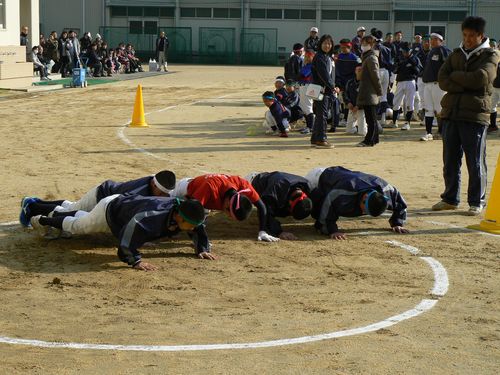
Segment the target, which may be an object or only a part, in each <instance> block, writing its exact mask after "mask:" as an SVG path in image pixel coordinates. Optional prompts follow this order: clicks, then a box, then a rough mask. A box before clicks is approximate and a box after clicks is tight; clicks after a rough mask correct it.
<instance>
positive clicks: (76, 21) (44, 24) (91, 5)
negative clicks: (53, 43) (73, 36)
mask: <svg viewBox="0 0 500 375" xmlns="http://www.w3.org/2000/svg"><path fill="white" fill-rule="evenodd" d="M105 3H106V2H105V0H64V1H61V0H40V31H41V32H42V33H43V34H45V35H48V34H50V32H51V31H57V33H58V34H60V33H61V31H62V30H70V29H73V30H75V31H77V32H78V35H79V36H80V37H81V36H83V33H84V32H85V31H90V32H91V33H92V36H94V35H95V34H96V33H97V32H99V27H100V26H102V25H103V24H104V22H105V18H104V17H105Z"/></svg>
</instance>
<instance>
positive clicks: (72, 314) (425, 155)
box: [0, 66, 500, 374]
mask: <svg viewBox="0 0 500 375" xmlns="http://www.w3.org/2000/svg"><path fill="white" fill-rule="evenodd" d="M171 69H172V71H173V72H172V74H168V75H163V76H159V77H151V78H146V79H142V80H141V81H140V83H141V84H142V85H143V87H144V100H145V106H146V111H147V112H151V113H150V114H148V116H147V120H148V122H149V124H150V125H151V127H150V128H141V129H131V128H125V129H124V128H123V125H124V124H125V123H126V122H127V121H128V120H129V119H130V116H131V112H132V105H133V101H134V95H135V88H136V85H137V83H138V82H137V81H128V82H120V83H114V84H109V85H102V86H98V87H95V88H89V89H84V90H83V89H82V90H80V89H74V90H64V91H58V92H53V93H48V94H37V95H27V96H23V97H19V96H16V97H15V98H11V99H9V98H5V97H4V98H3V99H2V100H1V101H0V113H1V116H2V121H1V124H0V129H1V131H2V137H1V139H0V147H1V149H2V152H1V153H0V163H1V170H0V173H1V175H0V176H1V179H0V187H1V192H0V200H1V202H2V211H1V213H0V222H1V223H3V224H2V225H1V226H0V285H1V287H0V300H1V301H2V303H1V304H0V336H2V337H4V336H5V337H11V338H23V339H37V340H44V341H56V342H78V343H94V344H123V345H190V344H222V343H245V342H259V341H267V340H277V339H282V338H294V337H300V336H306V335H317V334H321V333H329V332H333V331H339V330H344V329H350V328H356V327H361V326H365V325H368V324H371V323H375V322H378V321H381V320H384V319H387V318H388V317H391V316H393V315H397V314H400V313H402V312H404V311H406V310H409V309H413V308H414V307H415V306H416V305H417V304H418V303H419V302H420V301H422V300H423V299H429V298H430V299H432V298H436V297H433V296H431V295H430V290H431V289H432V287H433V283H434V276H433V272H432V270H431V269H430V268H429V266H428V265H427V264H426V263H425V262H423V261H422V259H421V258H419V257H417V256H414V255H412V254H410V253H409V252H407V251H404V250H402V249H400V248H398V247H395V246H392V245H390V244H388V243H387V242H386V241H389V240H396V241H400V242H403V243H405V244H407V245H410V246H414V247H417V248H418V249H419V250H420V251H421V254H423V255H426V256H430V257H434V258H435V259H436V260H438V261H439V262H441V264H442V265H443V266H444V267H445V268H446V270H447V272H448V277H449V291H448V293H447V294H446V295H445V296H444V297H442V298H440V299H439V301H438V303H437V304H436V305H435V307H434V308H433V309H431V310H430V311H427V312H425V313H423V314H421V315H418V316H416V317H414V318H411V319H408V320H404V321H402V322H400V323H398V324H396V325H394V326H391V327H389V328H387V329H381V330H379V331H377V332H372V333H365V334H360V335H355V336H350V337H344V338H339V339H330V340H324V341H318V342H312V343H303V344H295V345H289V346H282V347H271V348H260V349H239V350H216V351H196V352H186V351H183V352H129V351H97V350H77V349H61V348H57V349H55V348H39V347H31V346H19V345H13V344H0V373H4V374H26V373H33V374H74V373H78V374H97V373H110V374H114V373H116V374H132V373H138V374H167V373H168V374H202V373H203V374H367V373H371V374H401V373H406V374H422V373H425V374H431V373H432V374H497V373H498V368H499V367H500V324H499V323H500V315H499V311H500V292H499V290H500V276H499V275H500V263H499V255H500V238H498V237H493V236H486V235H483V234H480V233H477V232H470V231H468V230H466V229H464V227H465V226H467V225H470V224H476V223H478V222H479V219H478V218H471V217H467V216H464V215H463V211H464V210H465V209H466V208H467V205H466V204H465V203H463V204H462V210H461V211H459V212H453V213H448V212H446V213H439V212H438V213H436V212H432V211H430V209H429V208H430V206H431V205H432V204H434V203H436V202H437V201H438V200H439V194H440V193H441V191H442V189H443V180H442V177H441V171H442V161H441V150H442V145H441V142H440V141H433V142H427V143H424V142H419V141H418V138H419V137H420V136H421V135H422V134H423V128H422V127H420V126H418V125H417V124H415V125H414V126H413V128H412V130H410V131H409V132H402V131H400V130H398V129H390V130H386V131H385V132H384V134H383V136H382V137H381V143H380V144H379V145H378V146H376V147H374V148H368V149H359V148H356V147H354V145H355V144H356V143H357V142H359V140H360V139H359V137H357V136H353V135H345V134H343V133H342V130H343V129H340V132H339V133H336V134H334V135H332V136H331V140H332V142H333V143H334V145H335V148H334V149H331V150H316V149H311V148H310V147H309V140H308V138H307V137H306V136H302V135H300V134H298V133H293V134H292V135H291V137H290V138H287V139H282V138H277V137H269V136H265V135H263V134H262V131H261V130H260V126H261V123H262V119H263V113H264V107H263V106H262V105H260V104H259V97H260V95H261V93H262V92H263V91H265V90H267V89H271V88H272V85H273V78H274V77H275V76H276V75H278V74H279V73H280V71H279V70H277V69H276V68H260V67H219V66H210V67H205V66H172V67H171ZM165 108H167V109H165ZM120 135H121V137H120ZM487 147H488V149H487V153H488V168H489V175H488V180H489V184H490V185H489V187H488V192H489V190H490V187H491V181H492V179H493V175H494V172H495V165H496V160H497V157H498V154H499V152H500V138H499V137H498V135H490V136H489V137H488V146H487ZM333 165H343V166H345V167H347V168H351V169H356V170H362V171H365V172H369V173H374V174H377V175H379V176H381V177H383V178H385V179H386V180H388V181H390V182H391V183H392V184H393V185H395V186H396V187H398V189H399V190H400V191H401V192H402V194H403V196H404V197H405V198H406V200H407V202H408V205H409V213H410V214H409V220H408V223H407V227H408V228H409V229H410V230H411V234H408V235H397V234H393V233H391V232H390V231H389V230H388V228H389V225H388V223H387V217H385V218H379V219H369V218H360V219H357V220H343V221H342V222H341V227H342V228H343V229H345V231H346V232H347V233H348V235H349V240H348V241H345V242H334V241H332V240H328V239H326V238H324V237H321V236H319V235H318V234H316V233H315V232H314V231H313V230H312V221H311V220H305V221H304V222H294V221H292V220H285V223H286V225H285V226H286V228H287V229H289V230H290V231H292V232H294V233H295V234H296V235H298V236H299V238H300V240H299V241H296V242H285V241H281V242H279V243H276V244H264V243H258V242H257V241H256V236H257V218H256V214H253V215H252V217H251V219H250V220H249V222H246V223H244V224H237V223H235V222H232V221H230V220H228V219H226V218H225V217H223V216H222V215H220V214H219V215H217V214H212V215H211V216H210V218H209V221H208V231H209V235H210V237H211V241H212V242H213V245H214V247H213V252H214V253H216V254H217V255H218V256H219V259H218V260H217V261H202V260H198V259H196V258H195V257H194V256H193V250H192V248H191V247H190V243H189V241H188V239H187V237H185V236H180V237H179V239H177V240H173V241H166V242H161V243H158V244H156V245H154V246H151V247H147V248H145V249H144V250H143V253H144V257H145V258H146V259H147V260H148V261H149V262H151V263H154V264H156V265H158V266H159V267H160V270H159V271H157V272H153V273H145V272H139V271H135V270H132V269H130V268H128V267H127V266H125V265H124V264H123V263H121V262H120V261H119V260H118V258H117V256H116V247H115V246H116V242H115V240H114V238H112V237H110V236H105V235H101V236H87V237H76V238H73V239H69V240H62V239H61V240H55V241H47V240H42V239H40V238H38V237H36V236H35V234H33V233H32V231H31V230H30V229H22V228H21V227H20V226H19V225H18V224H8V223H9V222H12V221H16V220H17V218H18V212H19V202H20V199H21V198H22V197H23V196H24V195H36V196H39V197H42V198H68V199H77V198H78V197H79V196H81V195H82V194H83V193H85V192H86V191H87V190H88V189H90V188H91V187H93V186H94V185H96V184H98V183H100V182H102V181H103V180H105V179H115V180H128V179H132V178H136V177H142V176H144V175H146V174H150V173H154V172H156V171H158V170H160V169H172V170H174V171H175V172H176V174H177V175H178V177H179V178H180V177H187V176H196V175H200V174H203V173H204V172H226V173H234V174H240V175H245V174H246V173H248V172H250V171H273V170H283V171H288V172H292V173H298V174H305V173H306V172H307V171H309V170H310V169H311V168H313V167H316V166H333ZM463 180H464V182H463V192H462V199H463V202H466V194H465V193H466V190H467V188H466V185H465V182H466V170H465V169H464V178H463ZM367 232H368V235H367ZM57 279H59V281H58V280H57Z"/></svg>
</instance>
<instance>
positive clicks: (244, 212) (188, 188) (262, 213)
mask: <svg viewBox="0 0 500 375" xmlns="http://www.w3.org/2000/svg"><path fill="white" fill-rule="evenodd" d="M170 195H171V196H174V197H179V198H182V197H186V198H191V199H196V200H198V201H200V202H201V204H202V205H203V207H205V208H206V209H207V210H217V211H222V212H224V213H225V214H226V215H228V216H229V217H230V218H231V219H233V220H236V221H243V220H246V219H247V218H248V216H249V215H250V213H251V212H252V204H253V205H254V206H255V207H257V213H258V216H259V234H258V235H257V240H258V241H265V242H276V241H279V238H277V237H273V236H271V235H269V234H268V233H267V232H266V228H267V221H266V218H267V210H266V206H265V204H264V202H262V200H261V199H260V196H259V194H258V193H257V192H256V191H255V189H254V188H253V186H252V185H251V184H250V182H248V181H247V180H245V179H244V178H243V177H240V176H234V175H227V174H206V175H202V176H198V177H195V178H183V179H182V180H180V181H179V183H177V184H176V185H175V189H174V190H173V191H172V192H171V193H170Z"/></svg>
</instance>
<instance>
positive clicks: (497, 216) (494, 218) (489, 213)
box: [469, 154, 500, 234]
mask: <svg viewBox="0 0 500 375" xmlns="http://www.w3.org/2000/svg"><path fill="white" fill-rule="evenodd" d="M469 228H470V229H476V230H481V231H483V232H488V233H493V234H500V154H498V160H497V166H496V171H495V177H494V178H493V185H492V186H491V193H490V199H489V200H488V205H487V206H486V214H485V215H484V220H482V221H481V223H480V224H479V225H471V226H469Z"/></svg>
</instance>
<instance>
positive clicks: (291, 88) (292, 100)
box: [282, 79, 304, 124]
mask: <svg viewBox="0 0 500 375" xmlns="http://www.w3.org/2000/svg"><path fill="white" fill-rule="evenodd" d="M295 85H296V82H295V81H293V80H291V79H289V80H288V81H286V85H285V89H286V92H287V95H286V98H285V99H284V100H283V102H282V103H283V105H284V106H285V107H286V108H288V109H289V110H290V119H289V122H290V124H293V123H295V122H296V121H297V120H300V119H301V118H303V117H304V112H302V109H301V107H300V97H299V94H298V93H297V91H296V87H295Z"/></svg>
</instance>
